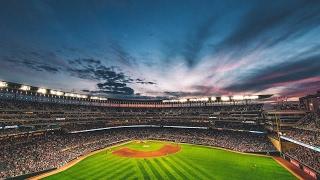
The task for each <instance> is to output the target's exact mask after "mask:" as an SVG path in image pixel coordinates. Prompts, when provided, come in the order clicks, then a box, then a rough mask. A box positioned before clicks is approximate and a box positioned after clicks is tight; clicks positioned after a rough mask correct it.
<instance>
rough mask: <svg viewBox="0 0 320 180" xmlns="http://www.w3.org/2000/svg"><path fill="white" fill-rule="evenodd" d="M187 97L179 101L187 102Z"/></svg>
mask: <svg viewBox="0 0 320 180" xmlns="http://www.w3.org/2000/svg"><path fill="white" fill-rule="evenodd" d="M187 101H188V99H179V102H181V103H183V102H187Z"/></svg>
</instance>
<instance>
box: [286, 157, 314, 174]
mask: <svg viewBox="0 0 320 180" xmlns="http://www.w3.org/2000/svg"><path fill="white" fill-rule="evenodd" d="M282 157H283V158H284V159H285V160H287V161H289V162H290V163H291V164H293V165H294V166H296V167H298V168H299V169H301V170H302V171H303V172H305V173H306V174H308V175H310V176H311V177H313V178H314V179H320V172H318V171H316V170H315V169H313V168H311V167H309V166H307V165H305V164H303V163H301V162H300V161H299V160H297V159H295V158H293V157H291V156H289V155H288V154H282Z"/></svg>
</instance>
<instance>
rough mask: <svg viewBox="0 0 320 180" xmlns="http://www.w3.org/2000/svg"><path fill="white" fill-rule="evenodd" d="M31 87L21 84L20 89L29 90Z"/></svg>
mask: <svg viewBox="0 0 320 180" xmlns="http://www.w3.org/2000/svg"><path fill="white" fill-rule="evenodd" d="M30 89H31V87H30V86H26V85H21V87H20V90H22V91H30Z"/></svg>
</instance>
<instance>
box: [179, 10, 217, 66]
mask: <svg viewBox="0 0 320 180" xmlns="http://www.w3.org/2000/svg"><path fill="white" fill-rule="evenodd" d="M215 22H216V19H215V17H214V16H212V17H210V18H208V19H207V20H206V21H205V22H203V23H202V24H200V25H199V26H198V27H196V28H195V30H194V32H192V35H191V36H190V37H189V38H187V40H186V41H185V43H184V47H183V50H182V56H183V57H184V59H185V61H186V62H187V66H188V67H193V66H194V65H195V64H196V63H197V62H199V58H200V53H201V51H202V50H203V48H204V46H205V43H206V41H207V40H208V39H209V38H210V37H211V35H212V27H213V25H214V23H215Z"/></svg>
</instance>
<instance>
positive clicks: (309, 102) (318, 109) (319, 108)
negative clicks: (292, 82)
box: [299, 90, 320, 115]
mask: <svg viewBox="0 0 320 180" xmlns="http://www.w3.org/2000/svg"><path fill="white" fill-rule="evenodd" d="M299 100H300V103H301V104H303V105H304V106H305V108H306V110H307V111H311V112H315V113H317V114H318V115H320V90H319V91H318V92H317V93H316V94H313V95H307V96H305V97H302V98H300V99H299Z"/></svg>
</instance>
